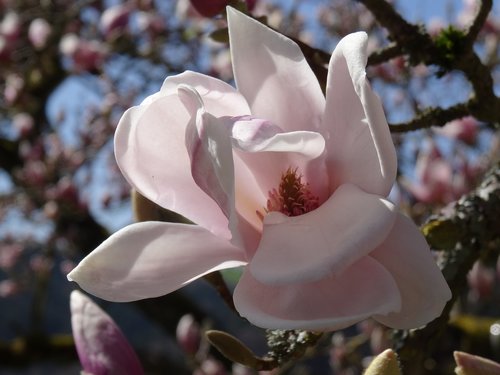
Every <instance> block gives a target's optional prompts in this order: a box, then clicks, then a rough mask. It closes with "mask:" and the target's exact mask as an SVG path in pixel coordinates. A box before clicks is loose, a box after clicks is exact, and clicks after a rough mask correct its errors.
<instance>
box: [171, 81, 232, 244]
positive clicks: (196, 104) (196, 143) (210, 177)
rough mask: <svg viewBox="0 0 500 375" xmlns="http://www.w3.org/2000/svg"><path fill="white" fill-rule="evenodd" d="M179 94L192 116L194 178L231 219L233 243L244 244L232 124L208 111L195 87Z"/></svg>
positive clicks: (182, 88)
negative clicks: (237, 193)
mask: <svg viewBox="0 0 500 375" xmlns="http://www.w3.org/2000/svg"><path fill="white" fill-rule="evenodd" d="M178 92H179V97H180V99H181V101H182V102H183V103H184V105H186V108H187V109H188V111H189V112H190V113H192V117H191V121H190V122H189V124H188V126H187V129H186V148H187V150H188V153H189V158H190V159H191V174H192V176H193V179H194V180H195V182H196V183H197V184H198V186H199V187H200V188H201V189H202V190H203V191H204V192H205V193H206V194H207V195H208V196H210V197H211V198H212V199H213V200H214V201H215V202H216V203H217V205H218V206H219V207H220V209H221V210H222V212H223V213H224V215H225V216H226V217H227V218H228V220H229V228H230V230H231V233H232V242H233V243H234V244H238V245H240V244H241V242H240V239H239V231H238V217H237V215H236V209H235V192H234V186H235V182H234V161H233V150H232V144H231V137H230V132H231V127H230V125H231V124H230V123H229V122H228V121H227V120H224V118H221V119H219V118H216V117H214V116H212V115H211V114H210V113H207V112H205V108H204V103H203V100H202V98H201V96H200V95H199V94H198V92H197V91H196V90H195V89H194V88H192V87H190V86H187V85H179V88H178ZM226 119H227V118H226Z"/></svg>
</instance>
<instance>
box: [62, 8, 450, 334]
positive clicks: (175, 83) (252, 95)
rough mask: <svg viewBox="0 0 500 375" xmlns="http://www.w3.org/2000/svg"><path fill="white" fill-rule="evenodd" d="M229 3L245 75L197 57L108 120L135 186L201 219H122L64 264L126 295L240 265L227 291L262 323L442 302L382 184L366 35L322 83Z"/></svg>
mask: <svg viewBox="0 0 500 375" xmlns="http://www.w3.org/2000/svg"><path fill="white" fill-rule="evenodd" d="M227 13H228V23H229V36H230V44H231V55H232V62H233V69H234V76H235V80H236V86H237V90H236V89H234V88H233V87H231V86H229V85H227V84H226V83H224V82H222V81H219V80H217V79H215V78H211V77H208V76H205V75H202V74H197V73H194V72H189V71H188V72H184V73H182V74H179V75H176V76H172V77H168V78H167V79H166V81H165V83H164V84H163V86H162V88H161V90H160V91H159V92H158V93H156V94H154V95H151V96H150V97H148V98H146V99H145V100H144V101H143V102H142V104H141V105H139V106H136V107H133V108H131V109H129V110H128V111H127V112H126V113H125V114H124V115H123V117H122V119H121V120H120V123H119V125H118V128H117V131H116V135H115V155H116V158H117V161H118V165H119V166H120V168H121V170H122V172H123V174H124V176H125V177H126V178H127V180H128V181H129V182H130V183H131V184H132V186H133V187H134V188H135V189H137V190H138V191H139V192H140V193H141V194H143V195H145V196H146V197H147V198H149V199H150V200H152V201H154V202H155V203H157V204H158V205H160V206H162V207H165V208H167V209H170V210H173V211H175V212H178V213H180V214H181V215H184V216H185V217H186V218H188V219H190V220H191V221H193V222H195V223H196V224H197V225H187V224H178V223H165V222H143V223H136V224H132V225H129V226H128V227H126V228H124V229H122V230H120V231H118V232H117V233H115V234H114V235H112V236H111V237H110V238H109V239H107V240H106V241H105V242H103V243H102V244H101V245H100V246H99V247H98V248H97V249H96V250H94V251H93V252H92V253H91V254H89V255H88V256H87V257H86V258H85V259H84V260H83V261H82V262H81V263H80V264H79V265H78V266H77V267H76V268H75V269H74V270H73V271H72V272H71V273H70V274H69V276H68V278H69V279H70V280H74V281H76V282H78V284H79V285H80V286H81V287H82V288H83V289H85V290H87V291H89V292H90V293H92V294H95V295H97V296H99V297H101V298H104V299H108V300H111V301H132V300H137V299H142V298H150V297H156V296H160V295H163V294H166V293H169V292H172V291H174V290H176V289H178V288H180V287H182V286H183V285H185V284H187V283H189V282H191V281H193V280H195V279H197V278H199V277H201V276H203V275H205V274H207V273H209V272H212V271H216V270H222V269H225V268H230V267H236V266H242V265H246V267H245V268H244V272H243V274H242V276H241V278H240V280H239V282H238V284H237V286H236V289H235V291H234V296H233V298H234V303H235V305H236V308H237V310H238V311H239V313H240V314H241V315H242V316H244V317H246V318H247V319H248V320H249V321H250V322H252V323H253V324H255V325H257V326H261V327H268V328H278V329H279V328H282V329H295V328H301V329H311V330H331V329H338V328H342V327H346V326H349V325H351V324H353V323H355V322H358V321H360V320H362V319H365V318H368V317H374V319H376V320H377V321H379V322H382V323H383V324H386V325H388V326H391V327H397V328H409V327H418V326H420V325H422V324H425V323H427V322H428V321H430V320H431V319H434V318H435V317H437V316H438V315H439V314H440V313H441V311H442V309H443V306H444V304H445V302H446V301H447V300H448V299H449V298H450V290H449V288H448V286H447V285H446V283H445V281H444V278H443V276H442V274H441V273H440V271H439V269H438V268H437V266H436V264H435V262H434V260H433V257H432V254H431V252H430V251H429V248H428V246H427V244H426V242H425V239H424V238H423V236H422V234H421V233H420V232H419V230H418V229H417V227H416V226H415V225H414V224H413V223H412V222H411V220H409V219H408V218H406V217H405V216H403V215H402V214H400V213H398V212H397V210H396V208H395V207H394V205H393V204H391V203H390V202H389V201H387V200H386V199H385V198H384V197H386V196H387V195H388V194H389V191H390V190H391V187H392V185H393V183H394V180H395V175H396V153H395V149H394V145H393V143H392V141H391V137H390V134H389V131H388V126H387V122H386V119H385V116H384V113H383V110H382V106H381V103H380V100H379V99H378V97H377V96H376V95H375V94H374V93H373V92H372V90H371V88H370V85H369V83H368V80H367V78H366V76H365V70H364V69H365V65H366V60H367V52H366V45H367V36H366V34H365V33H356V34H352V35H349V36H347V37H345V38H344V39H342V40H341V41H340V43H339V45H338V46H337V48H336V49H335V51H334V52H333V55H332V58H331V62H330V66H329V73H328V82H327V90H326V98H325V96H324V95H323V93H322V91H321V88H320V85H319V83H318V81H317V79H316V78H315V76H314V74H313V72H312V70H311V68H310V67H309V65H308V64H307V62H306V60H305V58H304V56H303V54H302V52H301V50H300V48H299V47H298V46H297V45H296V44H295V43H294V42H293V41H291V40H290V39H288V38H286V37H284V36H283V35H281V34H278V33H276V32H274V31H272V30H271V29H269V28H267V27H266V26H264V25H262V24H261V23H259V22H257V21H255V20H253V19H251V18H249V17H247V16H245V15H243V14H242V13H239V12H238V11H236V10H234V9H232V8H228V11H227Z"/></svg>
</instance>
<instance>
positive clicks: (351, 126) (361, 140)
mask: <svg viewBox="0 0 500 375" xmlns="http://www.w3.org/2000/svg"><path fill="white" fill-rule="evenodd" d="M366 44H367V35H366V34H365V33H362V32H360V33H355V34H350V35H348V36H346V37H345V38H343V39H342V40H341V41H340V42H339V44H338V45H337V47H336V48H335V51H334V52H333V54H332V58H331V60H330V66H329V70H328V82H327V91H326V109H325V116H324V119H323V131H324V132H325V133H326V134H327V136H326V139H327V146H326V147H327V150H328V166H329V170H330V173H331V177H330V178H331V183H332V188H333V189H334V188H336V187H337V186H339V185H342V184H345V183H352V184H355V185H357V186H359V187H360V188H362V189H363V190H365V191H366V192H368V193H372V194H378V195H381V196H387V195H388V194H389V192H390V190H391V188H392V185H393V183H394V180H395V178H396V170H397V158H396V151H395V148H394V144H393V142H392V139H391V135H390V132H389V127H388V125H387V120H386V118H385V115H384V111H383V108H382V104H381V102H380V99H379V98H378V96H377V95H376V94H375V93H374V92H373V91H372V89H371V87H370V84H369V82H368V80H367V78H366V73H365V66H366V61H367V51H366Z"/></svg>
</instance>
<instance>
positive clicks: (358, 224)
mask: <svg viewBox="0 0 500 375" xmlns="http://www.w3.org/2000/svg"><path fill="white" fill-rule="evenodd" d="M395 218H396V213H395V212H394V206H393V205H392V204H391V203H389V202H387V201H385V200H384V199H382V198H380V197H378V196H376V195H371V194H367V193H365V192H363V191H362V190H360V189H358V188H357V187H356V186H354V185H342V186H341V187H339V188H338V189H337V190H336V191H335V193H334V194H333V195H332V196H331V197H330V199H329V200H327V201H326V202H325V203H323V204H322V205H321V206H320V207H319V208H317V209H316V210H314V211H311V212H309V213H306V214H304V215H300V216H294V217H288V216H285V215H283V214H281V213H279V212H270V213H269V214H267V215H266V216H265V217H264V229H263V233H262V239H261V241H260V244H259V247H258V249H257V252H256V253H255V256H254V258H253V259H252V261H251V263H250V270H251V272H252V275H253V276H254V277H255V278H256V279H258V280H260V281H261V282H263V283H267V284H276V285H284V284H286V283H291V282H308V281H314V280H319V279H322V278H324V277H326V276H327V275H335V274H337V273H340V272H342V271H343V270H345V269H346V268H347V267H349V266H350V265H351V264H352V263H354V262H356V261H357V260H358V259H359V258H361V257H363V256H365V255H367V254H368V253H369V252H370V251H372V250H373V249H375V248H376V247H377V246H378V245H379V244H380V243H382V241H384V239H385V238H386V236H387V234H388V233H389V232H390V231H391V229H392V226H393V224H394V220H395Z"/></svg>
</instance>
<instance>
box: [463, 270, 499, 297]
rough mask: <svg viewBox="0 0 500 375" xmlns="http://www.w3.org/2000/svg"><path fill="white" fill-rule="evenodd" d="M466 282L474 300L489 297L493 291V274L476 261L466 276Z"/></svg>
mask: <svg viewBox="0 0 500 375" xmlns="http://www.w3.org/2000/svg"><path fill="white" fill-rule="evenodd" d="M467 281H468V282H469V286H470V288H471V292H472V293H473V295H472V297H473V298H474V299H478V298H479V299H480V298H485V297H488V296H490V295H491V293H492V291H493V283H494V282H495V272H494V271H493V269H491V268H487V267H486V266H484V265H483V264H482V263H481V262H479V261H478V262H476V263H474V266H473V267H472V269H471V270H470V272H469V274H468V275H467Z"/></svg>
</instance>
